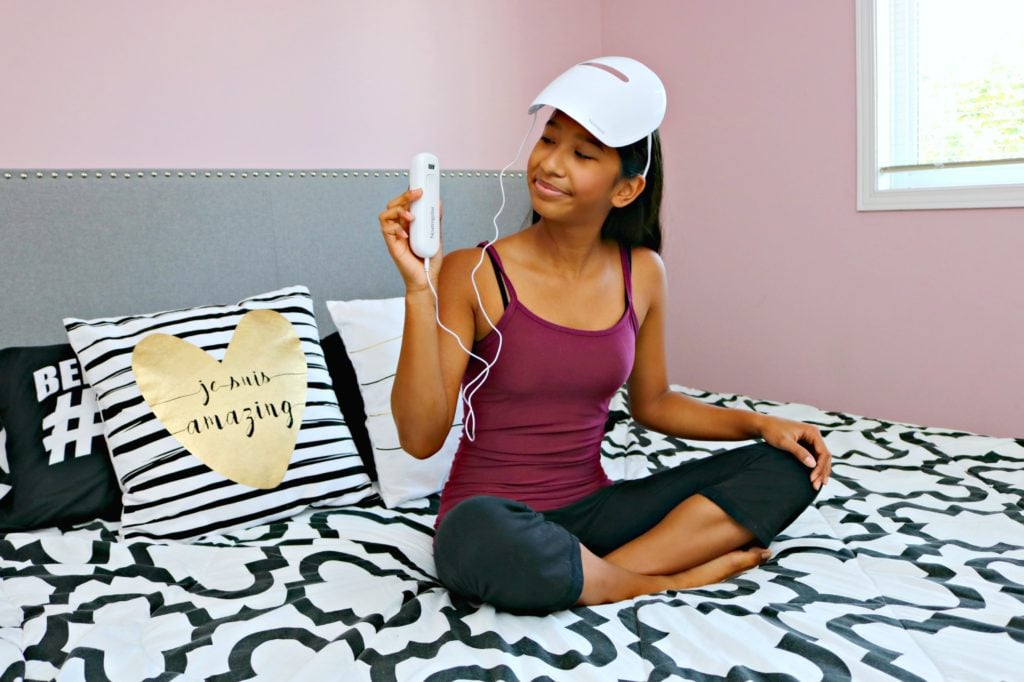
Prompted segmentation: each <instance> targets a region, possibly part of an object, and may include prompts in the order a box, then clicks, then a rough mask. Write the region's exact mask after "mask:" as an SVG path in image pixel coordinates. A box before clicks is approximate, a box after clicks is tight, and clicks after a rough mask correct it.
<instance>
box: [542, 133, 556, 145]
mask: <svg viewBox="0 0 1024 682" xmlns="http://www.w3.org/2000/svg"><path fill="white" fill-rule="evenodd" d="M540 141H541V142H543V143H544V144H553V140H552V139H551V138H550V137H547V136H545V135H542V136H541V138H540Z"/></svg>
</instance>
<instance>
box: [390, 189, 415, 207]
mask: <svg viewBox="0 0 1024 682" xmlns="http://www.w3.org/2000/svg"><path fill="white" fill-rule="evenodd" d="M422 195H423V190H422V189H419V188H417V189H407V190H405V191H404V192H402V193H401V194H399V195H398V196H397V197H395V198H394V199H392V200H391V201H389V202H388V208H395V207H396V206H405V207H406V208H408V207H409V204H411V203H412V202H414V201H416V200H417V199H419V198H420V196H422Z"/></svg>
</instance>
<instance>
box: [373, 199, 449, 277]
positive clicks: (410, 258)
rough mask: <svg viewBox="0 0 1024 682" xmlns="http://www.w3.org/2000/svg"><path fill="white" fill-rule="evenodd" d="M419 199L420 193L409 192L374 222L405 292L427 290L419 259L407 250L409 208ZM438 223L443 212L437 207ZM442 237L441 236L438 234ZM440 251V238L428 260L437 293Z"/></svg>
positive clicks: (442, 242) (442, 249)
mask: <svg viewBox="0 0 1024 682" xmlns="http://www.w3.org/2000/svg"><path fill="white" fill-rule="evenodd" d="M422 195H423V190H422V189H409V190H406V191H405V192H402V193H401V194H399V195H398V196H397V197H395V198H394V199H392V200H391V201H389V202H388V206H387V208H386V209H384V211H382V212H381V214H380V215H379V216H377V219H378V220H379V221H380V231H381V234H383V235H384V243H385V244H387V247H388V253H390V254H391V259H392V260H394V261H395V265H397V266H398V271H399V272H400V273H401V275H402V279H403V280H405V288H406V290H407V291H409V292H413V291H420V290H424V289H427V287H428V286H429V283H428V282H427V273H426V272H425V271H424V268H423V259H421V258H420V257H419V256H417V255H416V254H415V253H413V252H412V248H411V247H410V246H409V226H410V225H411V224H412V221H413V216H412V212H410V211H409V208H410V207H411V206H412V202H414V201H416V200H417V199H419V198H420V197H421V196H422ZM438 214H439V219H443V218H444V209H443V208H442V207H439V211H438ZM442 235H443V233H442ZM443 251H444V238H443V236H442V241H441V248H440V249H438V251H437V254H436V255H435V256H434V257H433V258H431V259H430V275H429V276H430V280H431V282H432V283H433V285H434V289H435V290H437V281H438V279H437V278H438V275H439V274H440V272H441V260H442V258H443V256H442V253H443Z"/></svg>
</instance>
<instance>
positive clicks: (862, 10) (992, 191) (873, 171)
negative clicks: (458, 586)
mask: <svg viewBox="0 0 1024 682" xmlns="http://www.w3.org/2000/svg"><path fill="white" fill-rule="evenodd" d="M856 3H857V4H856V7H857V210H858V211H899V210H913V209H948V208H1006V207H1022V206H1024V184H1012V185H979V186H971V187H966V186H961V187H928V188H921V189H885V190H882V189H879V186H880V183H879V175H880V173H879V166H880V164H879V163H878V157H879V154H878V136H879V131H880V128H879V126H878V121H877V107H876V102H877V83H878V80H879V79H878V71H877V63H876V62H877V59H876V56H877V54H878V53H877V51H876V26H877V23H876V21H875V17H876V11H877V4H878V3H877V0H856ZM926 172H930V171H926Z"/></svg>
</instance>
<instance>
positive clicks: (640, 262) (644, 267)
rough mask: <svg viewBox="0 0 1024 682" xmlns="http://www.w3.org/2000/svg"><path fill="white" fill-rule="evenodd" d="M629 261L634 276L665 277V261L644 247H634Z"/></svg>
mask: <svg viewBox="0 0 1024 682" xmlns="http://www.w3.org/2000/svg"><path fill="white" fill-rule="evenodd" d="M631 261H632V265H633V272H634V274H638V275H646V276H651V277H657V278H661V277H664V276H665V261H663V260H662V259H661V255H660V254H659V253H658V252H657V251H654V250H653V249H649V248H647V247H646V246H634V247H633V249H632V256H631Z"/></svg>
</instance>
